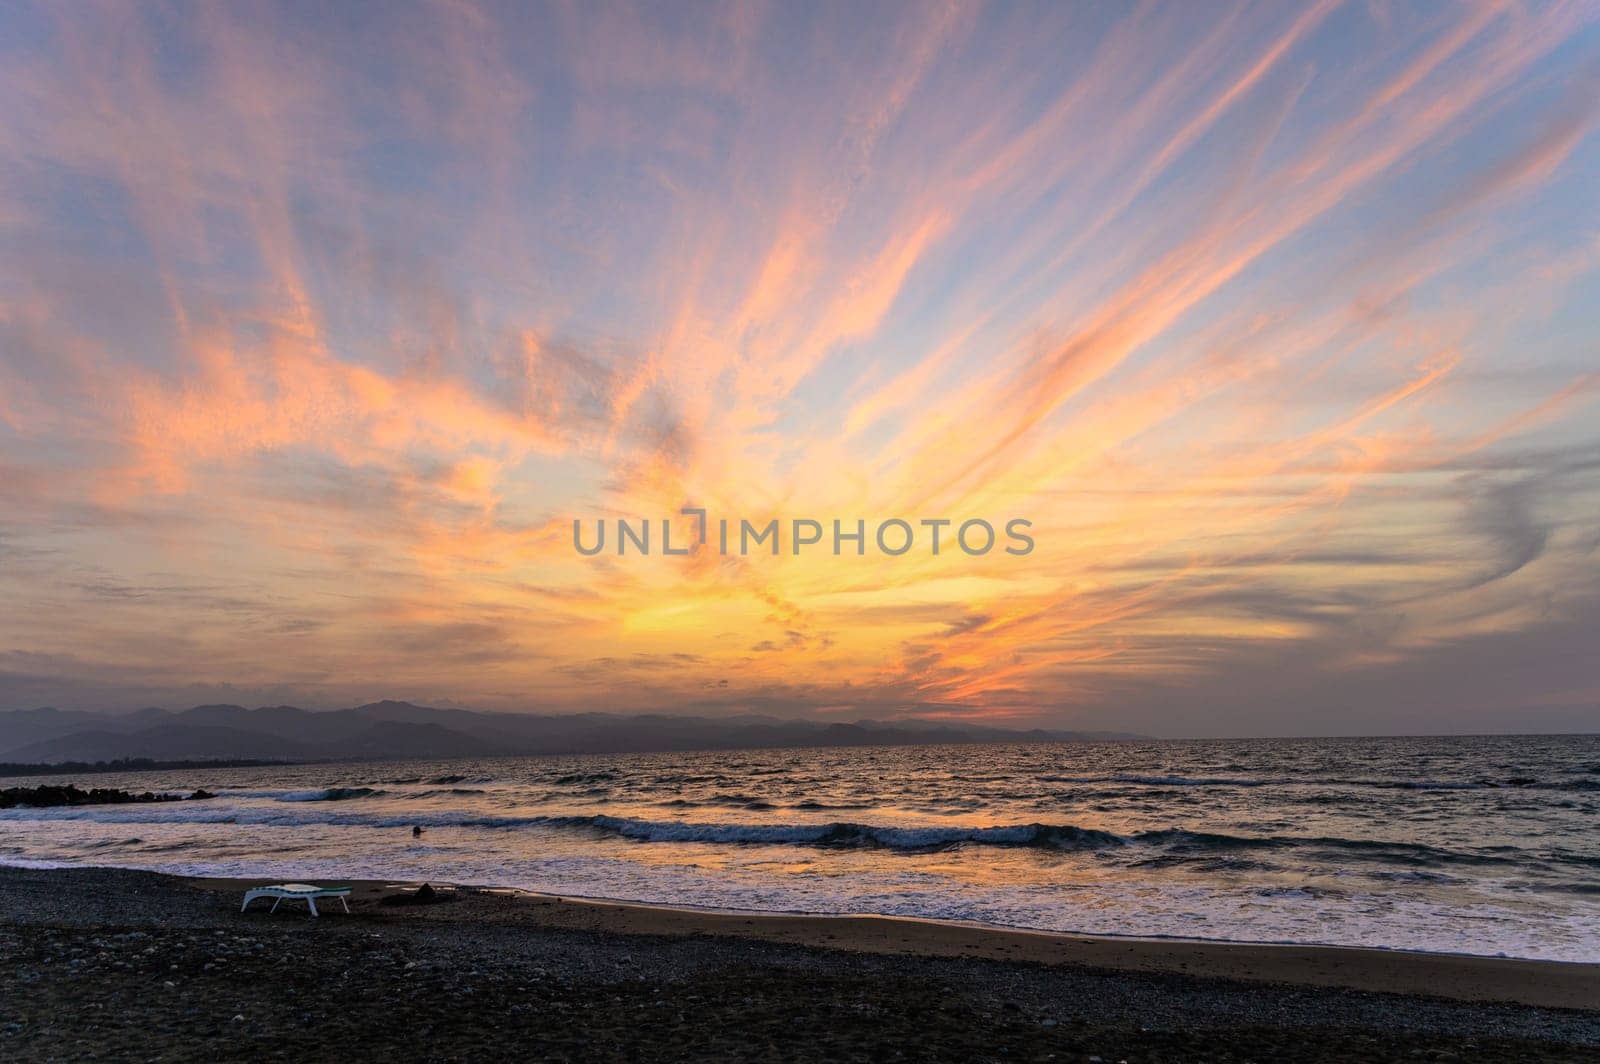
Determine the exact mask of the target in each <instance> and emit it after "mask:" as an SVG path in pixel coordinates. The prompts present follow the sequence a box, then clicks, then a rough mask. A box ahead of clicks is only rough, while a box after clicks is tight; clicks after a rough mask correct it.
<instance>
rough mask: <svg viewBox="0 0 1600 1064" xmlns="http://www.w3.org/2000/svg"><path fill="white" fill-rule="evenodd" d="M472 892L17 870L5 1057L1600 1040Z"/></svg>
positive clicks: (1443, 1012)
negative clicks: (244, 908) (722, 931)
mask: <svg viewBox="0 0 1600 1064" xmlns="http://www.w3.org/2000/svg"><path fill="white" fill-rule="evenodd" d="M515 904H516V903H515V901H514V900H512V899H507V898H504V897H500V896H494V895H469V896H464V897H462V898H460V899H459V900H458V901H457V902H456V903H453V904H450V905H441V906H428V907H415V908H412V907H406V908H402V909H394V908H384V907H379V906H378V905H376V904H372V903H358V904H357V905H356V906H355V912H354V914H353V915H351V916H345V915H343V914H342V913H341V914H338V915H337V916H330V917H326V918H324V919H321V920H311V919H309V918H308V917H306V916H304V915H301V914H299V913H295V914H287V913H286V912H285V911H282V910H280V912H279V913H278V914H277V915H275V916H268V915H266V913H265V910H264V909H263V911H262V912H261V913H259V914H255V913H252V914H249V915H244V916H241V915H240V914H239V913H238V911H237V906H236V904H235V903H233V902H232V901H231V899H230V898H229V897H228V896H225V895H221V894H218V893H215V892H210V891H202V890H194V889H190V888H187V887H184V886H182V885H180V884H177V883H175V882H174V881H172V880H170V879H165V878H162V877H157V876H153V875H149V874H146V873H138V872H124V871H114V870H105V869H75V870H70V871H67V870H52V871H48V872H46V871H28V870H19V869H4V868H0V958H3V960H0V1060H16V1061H35V1060H51V1061H54V1060H62V1061H68V1060H73V1061H75V1060H117V1061H122V1060H162V1061H190V1060H192V1061H212V1060H295V1061H298V1060H314V1061H331V1060H339V1059H344V1060H390V1061H411V1060H416V1061H453V1060H461V1061H488V1060H513V1059H514V1060H619V1061H621V1060H679V1059H694V1060H763V1061H765V1060H772V1061H834V1060H861V1061H867V1060H872V1061H877V1060H901V1059H903V1060H951V1061H968V1060H993V1061H1014V1060H1059V1061H1085V1062H1093V1061H1094V1060H1095V1059H1096V1058H1099V1060H1100V1061H1101V1062H1102V1064H1113V1062H1117V1061H1127V1062H1129V1064H1133V1062H1144V1061H1217V1062H1231V1061H1260V1062H1266V1061H1367V1060H1374V1061H1376V1060H1403V1061H1418V1060H1424V1061H1425V1060H1461V1061H1468V1060H1470V1061H1497V1060H1506V1061H1511V1060H1516V1061H1582V1060H1595V1061H1600V1012H1576V1011H1565V1010H1551V1009H1537V1008H1531V1007H1526V1006H1512V1005H1480V1004H1470V1003H1460V1002H1446V1001H1436V1000H1430V999H1421V998H1404V997H1395V996H1382V995H1371V994H1362V993H1358V992H1352V991H1336V990H1320V989H1308V988H1295V987H1280V986H1264V985H1259V984H1243V983H1230V982H1222V981H1213V980H1201V979H1194V978H1189V977H1184V976H1150V975H1141V974H1129V973H1108V972H1098V971H1093V970H1088V969H1069V968H1060V967H1048V968H1047V967H1042V966H1033V965H1024V964H1013V963H1006V962H1000V961H975V960H955V959H924V958H913V957H890V956H876V955H857V954H845V953H836V952H830V951H825V950H814V949H805V948H798V947H789V946H779V945H772V944H767V943H757V942H751V941H748V940H741V939H737V938H710V937H702V938H689V939H683V938H673V939H669V938H655V937H648V936H622V935H614V934H601V933H593V932H580V931H554V930H546V929H540V928H537V927H532V926H529V925H528V924H526V923H522V922H517V921H515V920H500V919H498V918H497V916H498V915H499V914H501V913H502V912H503V911H505V910H506V909H507V908H508V907H511V906H514V905H515Z"/></svg>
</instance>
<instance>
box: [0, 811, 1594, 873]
mask: <svg viewBox="0 0 1600 1064" xmlns="http://www.w3.org/2000/svg"><path fill="white" fill-rule="evenodd" d="M16 819H26V820H88V821H95V822H99V823H108V824H111V823H117V824H122V823H126V824H155V823H171V824H181V823H190V824H253V825H266V826H275V827H308V828H309V827H341V828H349V827H363V828H371V829H393V828H410V827H411V826H413V825H421V826H423V827H428V828H444V829H448V828H479V829H484V830H494V831H515V830H527V829H535V830H551V831H587V832H592V833H595V834H598V835H602V836H611V837H616V838H623V839H628V840H631V841H634V842H639V843H711V844H724V845H738V846H760V845H787V846H810V847H817V848H821V849H883V850H891V851H907V852H910V851H919V850H920V851H929V850H946V849H954V848H964V847H997V848H1032V849H1038V850H1048V851H1056V852H1108V853H1110V852H1126V853H1127V856H1128V857H1129V858H1131V859H1133V860H1134V862H1135V863H1140V862H1145V861H1148V860H1149V859H1150V858H1151V857H1152V856H1161V855H1167V856H1169V857H1171V858H1173V859H1175V860H1177V861H1178V862H1180V863H1183V862H1190V861H1192V862H1205V861H1208V860H1211V861H1215V860H1222V859H1227V858H1233V857H1235V856H1236V855H1240V854H1244V855H1249V854H1266V853H1270V852H1282V853H1285V854H1292V855H1293V858H1294V859H1295V860H1304V859H1311V860H1315V861H1318V862H1329V863H1333V864H1337V865H1345V864H1348V863H1350V862H1352V861H1361V862H1363V863H1364V864H1366V865H1368V866H1369V867H1372V866H1377V867H1383V866H1388V867H1396V866H1398V867H1403V868H1412V869H1425V870H1431V869H1438V868H1443V867H1463V866H1494V867H1510V866H1522V867H1532V866H1534V865H1539V864H1544V863H1553V864H1555V865H1578V866H1582V867H1600V858H1597V857H1594V856H1592V855H1589V854H1587V853H1583V852H1575V851H1569V850H1550V851H1546V852H1539V853H1529V852H1526V851H1518V850H1516V849H1514V848H1511V847H1503V846H1502V847H1486V848H1482V849H1477V850H1453V849H1445V848H1441V847H1436V846H1429V845H1425V844H1422V843H1407V842H1386V841H1382V840H1374V839H1348V838H1340V837H1335V836H1297V835H1233V834H1227V833H1222V832H1205V831H1194V830H1191V829H1188V828H1177V827H1173V828H1159V829H1154V830H1149V831H1142V832H1136V833H1132V834H1127V835H1122V834H1117V833H1115V832H1111V831H1106V830H1103V829H1099V828H1086V827H1080V826H1078V825H1074V824H1050V823H1039V822H1033V823H1022V824H996V825H988V826H963V825H893V824H865V823H858V822H854V821H845V820H837V821H829V822H824V823H807V824H783V823H779V824H760V823H754V824H752V823H726V822H698V821H682V820H648V819H642V818H633V817H621V816H612V815H607V814H595V815H572V814H569V815H534V816H504V815H494V814H482V815H476V814H468V813H463V812H462V811H457V810H420V811H417V812H414V813H409V814H386V813H375V812H370V813H364V812H346V811H343V810H333V809H329V810H327V811H321V810H318V811H315V812H313V811H312V810H310V809H307V810H305V811H303V812H302V811H299V810H293V811H291V809H287V808H283V807H281V806H280V807H278V808H272V807H267V808H260V807H242V808H241V807H235V808H231V809H230V808H228V807H225V806H217V805H212V804H210V803H171V804H170V805H162V806H149V807H133V806H73V807H66V808H62V809H49V810H6V811H3V812H0V821H7V820H16Z"/></svg>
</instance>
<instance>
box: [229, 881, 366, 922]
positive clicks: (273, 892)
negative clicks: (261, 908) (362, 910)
mask: <svg viewBox="0 0 1600 1064" xmlns="http://www.w3.org/2000/svg"><path fill="white" fill-rule="evenodd" d="M349 896H350V888H349V887H314V886H312V885H311V884H310V883H278V884H275V885H274V886H270V887H254V888H252V889H250V890H247V891H245V892H244V904H243V905H241V906H239V911H240V912H244V911H245V910H246V909H248V908H250V903H251V902H253V901H255V900H256V899H257V898H276V899H277V900H276V901H274V902H273V903H272V909H271V911H272V912H277V911H278V905H279V903H281V902H282V901H283V900H284V899H285V898H296V899H299V900H301V901H304V902H305V903H306V906H307V907H308V908H310V910H311V915H312V916H316V915H317V899H318V898H338V899H339V904H340V905H343V906H344V911H345V912H349V911H350V903H349V902H347V901H345V899H346V898H348V897H349Z"/></svg>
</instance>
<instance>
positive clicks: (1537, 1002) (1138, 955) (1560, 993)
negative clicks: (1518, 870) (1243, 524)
mask: <svg viewBox="0 0 1600 1064" xmlns="http://www.w3.org/2000/svg"><path fill="white" fill-rule="evenodd" d="M6 868H15V869H30V870H36V871H47V872H48V871H57V870H62V871H75V870H84V871H89V872H125V871H134V872H139V873H141V874H145V875H150V876H156V877H159V878H161V879H163V880H169V881H171V882H174V883H181V884H184V885H187V886H191V887H194V888H196V889H200V890H205V891H208V892H212V893H221V894H226V893H230V892H231V893H238V894H241V895H242V893H243V892H244V891H245V890H246V889H248V888H249V887H251V886H259V885H261V884H263V883H266V882H269V881H270V880H269V879H268V878H267V877H244V876H196V875H187V874H181V873H170V872H160V871H150V870H144V869H130V868H126V867H124V866H118V865H85V864H76V863H70V862H55V863H51V862H29V863H12V862H7V861H3V860H0V869H6ZM278 881H282V880H281V879H280V880H278ZM327 882H330V883H331V882H334V881H332V880H327ZM337 882H338V883H339V884H340V885H348V886H351V887H353V888H355V889H354V892H353V893H352V895H351V899H352V901H355V900H356V899H361V900H364V901H369V902H371V901H375V900H376V899H377V898H378V897H379V896H380V895H382V894H384V893H392V892H394V891H396V890H399V889H402V888H404V887H415V886H417V885H419V884H420V883H421V882H422V880H401V879H341V880H338V881H337ZM431 882H432V883H433V885H434V886H435V887H438V888H448V889H451V890H454V891H458V892H464V893H473V894H481V895H499V896H504V897H507V898H512V899H519V900H521V901H522V903H523V904H525V905H527V906H531V907H532V908H535V909H538V910H539V912H538V921H537V922H538V923H540V924H541V925H544V926H549V927H552V928H561V929H567V930H587V931H598V932H605V933H614V934H640V935H660V936H667V937H689V936H700V935H709V936H723V937H731V938H746V939H751V940H755V941H760V942H766V943H774V944H783V945H798V946H805V947H810V948H817V949H828V950H835V951H843V952H856V953H872V954H883V955H912V956H927V957H967V958H981V959H991V960H1003V961H1016V962H1023V963H1031V964H1043V965H1066V966H1081V967H1089V968H1099V969H1104V970H1107V971H1123V972H1142V973H1149V974H1162V973H1170V974H1182V975H1191V976H1196V977H1200V978H1219V979H1234V980H1241V981H1245V982H1264V983H1281V984H1287V985H1296V986H1307V987H1325V988H1335V989H1357V990H1370V991H1374V992H1378V993H1391V994H1402V995H1424V996H1432V997H1438V998H1442V999H1449V1000H1457V1001H1475V1002H1510V1003H1516V1004H1523V1005H1531V1006H1537V1007H1543V1008H1578V1009H1591V1010H1600V959H1597V960H1596V961H1593V962H1584V961H1566V960H1545V959H1537V958H1523V957H1503V956H1491V955H1485V954H1475V953H1458V952H1448V953H1447V952H1437V951H1427V950H1407V949H1398V948H1394V947H1388V946H1348V945H1337V944H1326V943H1293V942H1252V941H1242V940H1235V939H1197V938H1182V937H1178V936H1171V937H1167V936H1155V935H1134V934H1128V935H1106V934H1090V933H1085V932H1073V931H1051V930H1043V929H1036V928H1019V927H1006V926H1004V925H998V924H986V923H981V922H977V921H963V920H953V919H939V918H936V917H923V916H901V915H889V914H877V913H806V912H785V911H772V910H753V909H750V910H747V909H725V908H717V907H701V906H695V905H693V904H688V903H685V904H681V905H670V904H665V903H658V902H642V901H629V900H622V899H612V898H594V897H582V896H575V895H558V894H552V893H547V892H543V891H536V890H531V889H528V888H523V887H503V886H494V885H489V884H471V883H453V882H447V881H439V880H434V881H431ZM433 911H434V912H438V910H433ZM442 918H443V919H449V917H448V914H445V915H444V916H443V917H442Z"/></svg>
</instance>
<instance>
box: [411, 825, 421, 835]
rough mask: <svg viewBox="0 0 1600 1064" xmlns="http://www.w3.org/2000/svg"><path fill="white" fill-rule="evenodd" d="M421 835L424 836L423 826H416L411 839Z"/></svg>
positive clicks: (412, 830)
mask: <svg viewBox="0 0 1600 1064" xmlns="http://www.w3.org/2000/svg"><path fill="white" fill-rule="evenodd" d="M421 834H422V825H421V824H418V825H416V826H415V827H413V828H412V829H411V837H412V838H417V837H418V836H420V835H421Z"/></svg>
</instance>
